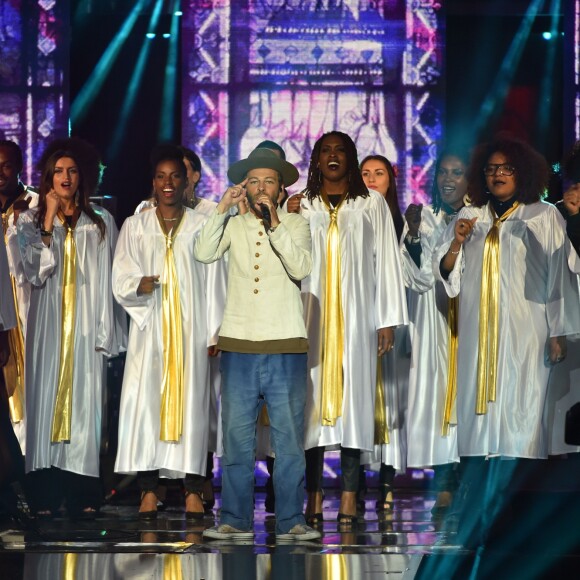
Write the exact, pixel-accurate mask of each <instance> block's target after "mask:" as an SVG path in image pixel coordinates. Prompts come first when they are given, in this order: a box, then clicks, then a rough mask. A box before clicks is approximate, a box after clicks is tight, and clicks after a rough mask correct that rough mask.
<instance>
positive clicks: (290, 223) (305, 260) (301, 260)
mask: <svg viewBox="0 0 580 580" xmlns="http://www.w3.org/2000/svg"><path fill="white" fill-rule="evenodd" d="M268 237H269V239H270V244H271V245H272V249H273V250H274V252H275V253H276V255H277V256H278V257H279V258H280V260H281V262H282V264H283V265H284V268H285V270H286V272H287V273H288V276H290V278H292V279H293V280H302V279H304V278H306V276H308V274H310V272H311V271H312V238H311V236H310V227H309V225H308V222H307V221H306V220H305V219H304V218H303V217H302V216H299V215H290V214H289V215H288V217H287V218H286V219H285V220H284V221H283V222H280V225H279V226H278V227H277V228H276V229H275V230H274V232H272V233H271V234H268Z"/></svg>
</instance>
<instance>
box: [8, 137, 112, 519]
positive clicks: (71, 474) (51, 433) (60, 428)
mask: <svg viewBox="0 0 580 580" xmlns="http://www.w3.org/2000/svg"><path fill="white" fill-rule="evenodd" d="M99 174H100V163H99V156H98V153H97V152H96V151H95V149H94V148H93V147H92V146H90V145H89V144H88V143H86V142H84V141H81V140H79V139H64V140H61V141H59V142H57V143H56V144H54V145H52V146H49V148H48V149H47V151H46V152H45V154H44V156H43V159H42V177H41V184H40V195H39V203H38V207H37V208H34V209H31V210H28V211H26V212H24V213H23V214H21V215H20V217H19V219H18V225H17V230H18V242H19V246H20V254H21V257H22V263H23V268H24V272H25V274H26V277H27V279H28V280H29V281H30V283H31V284H32V293H31V298H30V310H29V314H28V325H27V334H26V357H25V360H26V372H25V380H26V415H27V418H28V422H27V435H26V441H27V445H26V470H27V472H31V473H29V483H30V485H29V492H30V495H29V498H30V503H31V507H32V509H33V511H34V512H35V513H37V514H38V515H39V516H45V517H50V516H53V515H54V512H55V511H56V510H57V509H58V507H59V505H60V503H61V500H62V498H63V496H64V497H66V500H67V506H68V509H69V513H71V514H72V515H81V516H86V517H91V516H94V514H95V511H96V510H97V509H98V507H99V504H100V487H99V480H98V476H99V447H100V436H101V413H102V400H103V393H102V388H103V384H102V377H103V364H104V358H105V356H106V355H107V354H116V351H117V347H118V345H117V341H116V336H115V319H114V312H113V297H112V292H111V245H112V244H111V237H114V236H116V226H115V223H114V221H113V218H112V216H111V215H110V214H109V213H108V212H107V211H106V210H105V209H103V208H100V207H97V206H93V205H91V203H90V202H89V197H90V196H91V195H94V193H95V191H96V188H97V186H98V181H99Z"/></svg>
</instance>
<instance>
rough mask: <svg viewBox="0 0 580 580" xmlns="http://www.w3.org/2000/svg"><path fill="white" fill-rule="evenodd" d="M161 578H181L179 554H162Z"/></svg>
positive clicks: (174, 579)
mask: <svg viewBox="0 0 580 580" xmlns="http://www.w3.org/2000/svg"><path fill="white" fill-rule="evenodd" d="M163 580H183V570H182V568H181V557H180V555H179V554H165V556H163Z"/></svg>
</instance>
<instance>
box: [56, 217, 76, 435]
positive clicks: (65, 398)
mask: <svg viewBox="0 0 580 580" xmlns="http://www.w3.org/2000/svg"><path fill="white" fill-rule="evenodd" d="M58 218H59V219H60V221H61V222H62V224H63V226H64V227H65V228H66V237H65V239H64V252H63V271H62V306H61V316H62V321H61V338H60V362H59V371H58V388H57V393H56V402H55V405H54V414H53V417H52V442H53V443H58V442H60V441H70V432H71V420H72V396H73V393H72V391H73V369H74V347H75V318H76V317H75V313H76V270H77V267H76V259H77V249H76V244H75V239H74V228H73V227H72V226H69V225H68V223H67V221H66V218H65V216H64V214H63V213H62V212H60V211H59V212H58ZM73 221H74V218H73ZM53 243H54V241H53Z"/></svg>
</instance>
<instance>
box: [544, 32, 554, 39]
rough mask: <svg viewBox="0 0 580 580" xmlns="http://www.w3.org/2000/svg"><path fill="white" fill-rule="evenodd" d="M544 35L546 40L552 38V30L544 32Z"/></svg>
mask: <svg viewBox="0 0 580 580" xmlns="http://www.w3.org/2000/svg"><path fill="white" fill-rule="evenodd" d="M542 37H543V38H544V40H550V39H551V38H552V33H551V32H542Z"/></svg>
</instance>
